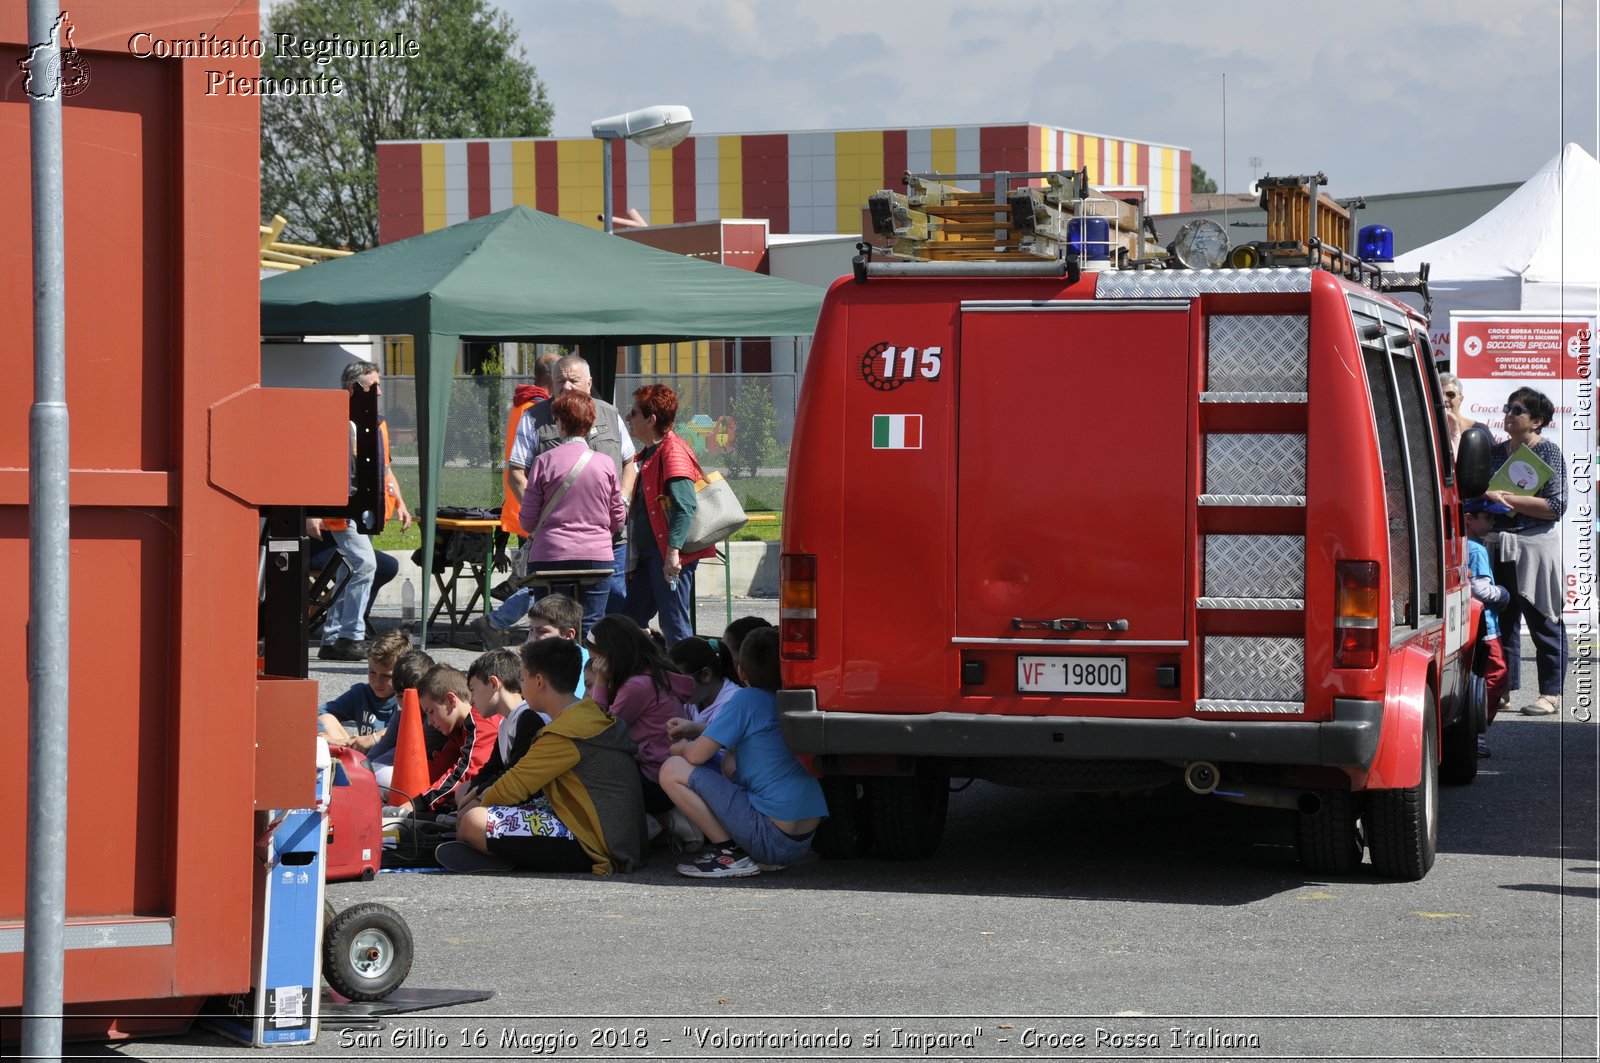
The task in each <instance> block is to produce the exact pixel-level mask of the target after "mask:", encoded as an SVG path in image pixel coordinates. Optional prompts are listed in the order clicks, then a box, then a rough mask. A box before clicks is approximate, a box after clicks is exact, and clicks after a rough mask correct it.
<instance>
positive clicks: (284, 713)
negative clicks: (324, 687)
mask: <svg viewBox="0 0 1600 1063" xmlns="http://www.w3.org/2000/svg"><path fill="white" fill-rule="evenodd" d="M316 712H317V681H316V680H314V679H285V678H282V677H281V676H258V677H257V678H256V760H255V768H256V807H257V808H311V807H312V806H313V805H314V804H316V800H317V786H316V782H317V780H316V773H315V772H314V771H307V770H306V765H307V764H311V763H315V761H316V756H317V736H316V734H315V733H314V732H313V731H312V730H311V729H310V728H308V727H306V726H305V721H306V720H308V719H311V718H313V717H315V716H316Z"/></svg>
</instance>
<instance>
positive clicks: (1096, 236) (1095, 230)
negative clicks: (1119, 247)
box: [1067, 218, 1111, 262]
mask: <svg viewBox="0 0 1600 1063" xmlns="http://www.w3.org/2000/svg"><path fill="white" fill-rule="evenodd" d="M1067 246H1068V247H1070V248H1072V250H1073V251H1075V252H1077V255H1078V257H1079V258H1081V259H1088V260H1090V261H1099V262H1109V261H1110V260H1111V222H1110V221H1109V220H1108V219H1106V218H1068V219H1067Z"/></svg>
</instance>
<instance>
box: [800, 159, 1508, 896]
mask: <svg viewBox="0 0 1600 1063" xmlns="http://www.w3.org/2000/svg"><path fill="white" fill-rule="evenodd" d="M1009 176H1010V177H1011V178H1013V179H1015V178H1018V177H1020V178H1024V179H1029V183H1028V185H1026V186H1023V187H1019V188H1014V189H1013V188H1007V187H1006V182H1007V175H1001V176H999V177H998V178H996V177H993V176H989V175H953V176H952V177H950V178H947V179H945V180H957V179H959V178H960V177H967V178H979V179H981V180H982V181H984V182H986V183H985V184H982V185H981V186H980V188H979V191H977V192H963V191H961V190H960V189H959V188H958V187H956V186H953V185H950V184H945V183H943V182H942V181H936V180H932V179H920V178H908V182H909V184H910V191H909V193H908V194H905V195H899V194H890V193H880V194H879V195H878V196H875V197H874V202H873V218H874V222H875V224H876V226H877V230H878V231H879V232H880V233H884V234H886V235H888V236H890V237H891V238H892V239H893V246H892V247H891V248H890V254H888V255H887V256H884V255H882V254H880V253H877V249H874V248H872V247H871V246H870V245H867V244H863V245H862V251H863V254H862V255H861V256H860V257H858V259H857V261H856V269H855V276H854V277H847V278H842V279H841V280H840V281H838V282H837V283H836V284H835V285H834V286H833V288H832V289H831V290H830V292H829V293H828V296H827V299H826V302H825V304H824V307H823V310H822V314H821V317H820V319H819V321H818V326H817V332H816V336H815V340H814V342H813V346H812V348H811V354H810V360H809V364H808V365H807V368H806V374H805V381H804V391H803V395H804V398H803V401H802V402H801V403H800V404H799V412H798V415H797V420H796V425H795V432H794V439H793V448H792V459H791V462H790V467H789V484H788V492H789V495H788V504H787V505H786V507H785V525H784V536H783V557H782V572H781V579H782V591H781V593H782V614H781V615H782V619H781V632H782V646H783V656H784V688H785V689H784V690H783V691H782V692H781V693H780V695H779V706H780V712H781V716H782V721H783V727H784V732H785V735H786V736H787V738H788V740H789V742H790V744H791V746H792V748H793V749H794V750H795V751H796V752H798V753H803V754H809V755H810V756H811V758H812V761H813V763H814V765H815V767H816V770H817V771H818V772H819V773H820V774H821V775H822V777H823V782H824V786H825V788H826V790H827V793H828V797H829V805H830V809H831V811H832V813H833V814H832V817H831V818H830V820H829V821H827V823H826V825H825V829H824V831H823V832H821V834H820V835H819V839H818V848H819V850H820V851H822V852H823V853H824V855H832V856H841V857H848V856H854V855H860V854H862V853H864V852H867V851H868V850H869V849H871V850H873V851H875V852H876V853H877V854H878V855H881V856H885V857H889V858H919V857H923V856H926V855H928V854H930V853H931V852H932V851H933V849H934V848H935V847H936V845H937V844H938V841H939V838H940V835H941V833H942V831H943V827H944V818H945V812H946V807H947V802H948V799H949V793H950V781H951V780H952V779H964V778H982V779H987V780H991V781H994V782H997V783H1002V784H1014V785H1019V786H1041V787H1051V788H1056V789H1066V790H1080V791H1104V790H1116V791H1127V790H1148V789H1153V788H1156V787H1159V786H1162V785H1166V784H1177V783H1178V782H1180V781H1181V782H1183V783H1184V784H1186V785H1187V786H1188V787H1189V788H1190V789H1192V790H1194V791H1197V792H1199V793H1209V794H1215V795H1218V796H1219V797H1224V798H1228V799H1231V800H1234V801H1239V802H1245V803H1251V804H1259V805H1269V806H1277V807H1281V808H1284V809H1286V810H1288V812H1289V813H1292V815H1293V816H1294V820H1295V823H1296V825H1297V839H1298V847H1299V853H1300V856H1301V859H1302V862H1303V864H1304V865H1305V867H1306V868H1307V869H1308V870H1310V871H1312V872H1314V873H1345V872H1349V871H1351V870H1353V869H1354V868H1355V867H1356V865H1358V864H1359V863H1360V862H1361V859H1362V853H1363V849H1365V850H1367V851H1369V852H1370V854H1371V860H1372V868H1373V870H1374V871H1375V872H1376V873H1377V874H1378V875H1381V876H1385V877H1391V878H1398V879H1412V880H1415V879H1420V878H1421V877H1422V876H1423V875H1425V874H1426V873H1427V871H1428V869H1429V868H1430V867H1431V866H1432V864H1433V860H1434V853H1435V840H1436V833H1437V825H1438V784H1439V780H1440V776H1441V773H1442V774H1443V776H1444V778H1445V781H1457V782H1466V781H1470V779H1471V778H1472V776H1473V775H1474V774H1475V773H1476V768H1477V759H1476V758H1477V744H1476V740H1477V735H1478V734H1479V732H1480V731H1481V729H1482V728H1483V726H1484V725H1485V724H1484V717H1485V705H1484V697H1483V692H1482V683H1481V678H1479V677H1478V676H1476V675H1475V674H1474V660H1475V654H1476V652H1477V631H1478V624H1477V620H1478V616H1479V613H1478V608H1479V607H1478V606H1477V604H1476V603H1474V602H1473V601H1472V600H1471V596H1470V592H1469V587H1468V585H1467V582H1466V579H1465V569H1464V563H1465V560H1466V545H1465V539H1464V532H1463V531H1462V526H1461V520H1460V513H1459V505H1458V501H1459V497H1460V496H1461V495H1463V494H1468V493H1479V492H1481V491H1482V490H1483V487H1484V483H1485V482H1486V481H1487V479H1488V467H1487V466H1488V440H1487V439H1484V438H1482V437H1481V436H1480V435H1479V434H1477V433H1473V434H1472V435H1470V436H1469V437H1468V439H1467V440H1466V441H1465V442H1464V443H1463V445H1462V448H1461V453H1460V456H1459V458H1456V457H1453V456H1452V453H1451V448H1450V445H1449V439H1448V435H1447V432H1446V425H1445V421H1444V412H1443V411H1444V407H1443V401H1442V397H1441V394H1440V390H1439V384H1438V379H1437V376H1436V372H1435V369H1434V365H1433V359H1432V357H1431V355H1430V352H1429V350H1428V343H1427V333H1426V318H1424V317H1422V316H1420V315H1419V314H1418V313H1417V312H1416V311H1415V310H1413V309H1411V308H1410V307H1408V306H1407V305H1405V304H1404V303H1403V302H1401V301H1399V300H1398V299H1397V298H1395V296H1394V294H1393V290H1394V289H1396V288H1400V287H1409V288H1412V289H1424V290H1425V282H1426V278H1425V276H1424V277H1420V278H1419V277H1412V278H1409V283H1406V281H1405V279H1397V278H1396V277H1395V276H1394V275H1392V274H1384V273H1381V272H1380V271H1378V270H1376V269H1374V268H1373V267H1371V266H1370V265H1368V264H1366V263H1364V262H1362V261H1361V260H1360V259H1359V258H1358V257H1357V256H1356V255H1354V254H1352V253H1351V252H1350V251H1349V250H1347V249H1348V248H1351V247H1352V246H1353V245H1352V243H1351V241H1350V239H1349V235H1348V228H1349V224H1350V216H1349V213H1348V211H1346V210H1344V209H1343V208H1342V207H1341V205H1339V204H1336V203H1334V202H1333V201H1332V200H1331V199H1329V198H1328V197H1327V195H1326V194H1325V193H1319V192H1318V183H1319V179H1320V175H1318V176H1317V177H1315V178H1299V179H1292V180H1287V181H1281V182H1279V183H1278V184H1277V185H1276V186H1274V187H1273V188H1272V189H1270V190H1269V193H1270V194H1269V193H1264V197H1265V198H1271V199H1272V200H1273V202H1272V203H1271V204H1269V207H1271V208H1273V209H1274V210H1275V211H1276V213H1273V212H1272V211H1269V218H1273V217H1277V218H1278V220H1277V222H1276V223H1275V224H1271V225H1269V230H1268V239H1267V240H1265V241H1258V242H1256V243H1254V244H1251V245H1247V246H1246V247H1243V248H1232V249H1229V248H1227V246H1226V239H1225V233H1224V231H1223V230H1221V228H1220V227H1215V226H1213V227H1212V228H1209V229H1208V228H1207V227H1205V226H1200V227H1197V228H1193V229H1189V230H1187V231H1185V232H1184V233H1182V234H1180V236H1179V239H1178V241H1177V243H1176V246H1175V247H1174V248H1173V249H1171V250H1170V251H1168V250H1166V249H1155V248H1153V247H1152V246H1151V242H1150V240H1149V239H1148V237H1147V236H1146V235H1145V230H1146V229H1147V227H1146V226H1145V225H1144V224H1143V218H1142V217H1140V216H1138V214H1137V213H1135V214H1134V216H1133V217H1132V218H1131V219H1128V218H1126V213H1127V211H1128V210H1129V209H1130V208H1127V207H1125V206H1123V205H1119V204H1116V203H1113V202H1109V201H1104V198H1103V197H1099V196H1098V195H1097V194H1095V193H1094V192H1093V191H1092V190H1090V189H1088V187H1087V185H1086V184H1085V183H1084V181H1083V177H1082V175H1081V174H1077V175H1075V174H1055V175H1037V174H1025V175H1009ZM1041 181H1043V182H1044V184H1043V186H1042V187H1041V185H1040V182H1041ZM996 188H998V191H995V189H996ZM1131 209H1133V210H1135V211H1137V208H1131ZM1319 214H1320V217H1319ZM1279 215H1281V217H1279ZM1102 219H1103V220H1102ZM1097 222H1099V224H1096V223H1097ZM1213 229H1214V231H1213ZM1341 230H1342V231H1341ZM1219 237H1220V239H1219ZM1096 260H1098V261H1096ZM1185 263H1188V266H1194V267H1198V268H1188V266H1186V265H1185ZM1097 265H1098V266H1100V267H1102V268H1098V269H1097V268H1094V267H1095V266H1097ZM1441 762H1442V765H1441Z"/></svg>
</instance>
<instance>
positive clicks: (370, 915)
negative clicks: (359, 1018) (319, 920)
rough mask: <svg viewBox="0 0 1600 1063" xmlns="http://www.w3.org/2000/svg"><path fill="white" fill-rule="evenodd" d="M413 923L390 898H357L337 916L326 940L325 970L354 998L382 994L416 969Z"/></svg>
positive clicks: (342, 991)
mask: <svg viewBox="0 0 1600 1063" xmlns="http://www.w3.org/2000/svg"><path fill="white" fill-rule="evenodd" d="M411 954H412V944H411V928H410V927H408V926H406V921H405V920H404V919H402V918H401V917H400V913H399V912H397V911H395V910H394V909H393V908H390V907H389V906H388V905H387V904H356V905H352V906H350V907H349V908H346V909H345V910H344V911H342V912H340V913H339V914H338V915H337V916H335V917H334V920H333V922H332V924H330V925H329V926H328V928H327V931H326V933H325V934H324V936H323V941H322V975H323V977H324V978H326V979H327V980H328V984H329V985H330V986H332V987H333V988H334V990H335V991H336V992H338V993H339V994H341V995H342V996H345V997H348V998H349V999H351V1000H382V999H383V998H384V997H386V996H388V995H389V994H390V993H393V992H394V991H395V990H396V989H399V988H400V986H401V984H402V983H404V982H405V980H406V975H408V974H410V973H411Z"/></svg>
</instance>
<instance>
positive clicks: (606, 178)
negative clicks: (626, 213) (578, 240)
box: [600, 140, 616, 233]
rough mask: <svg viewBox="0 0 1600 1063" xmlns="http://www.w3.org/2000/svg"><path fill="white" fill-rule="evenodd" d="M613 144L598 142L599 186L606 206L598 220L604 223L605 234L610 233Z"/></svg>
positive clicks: (609, 141)
mask: <svg viewBox="0 0 1600 1063" xmlns="http://www.w3.org/2000/svg"><path fill="white" fill-rule="evenodd" d="M615 143H616V141H614V140H602V141H601V142H600V149H601V150H600V157H601V159H602V160H603V161H602V162H601V165H600V174H601V176H600V184H601V186H602V188H603V195H604V196H605V205H606V206H605V213H604V214H603V215H601V217H600V220H601V221H602V222H604V223H605V227H606V232H607V233H610V232H611V145H613V144H615Z"/></svg>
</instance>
